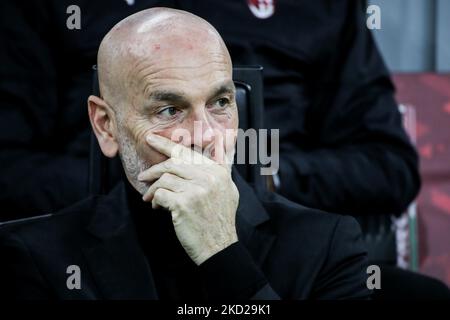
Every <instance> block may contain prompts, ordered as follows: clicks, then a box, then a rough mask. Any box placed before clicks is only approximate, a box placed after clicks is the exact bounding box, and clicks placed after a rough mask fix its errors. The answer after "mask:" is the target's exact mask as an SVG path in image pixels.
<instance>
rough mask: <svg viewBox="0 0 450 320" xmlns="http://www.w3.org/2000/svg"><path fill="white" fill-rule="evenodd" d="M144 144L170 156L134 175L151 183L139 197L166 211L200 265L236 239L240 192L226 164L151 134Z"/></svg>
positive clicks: (190, 254)
mask: <svg viewBox="0 0 450 320" xmlns="http://www.w3.org/2000/svg"><path fill="white" fill-rule="evenodd" d="M147 142H148V144H149V145H150V146H151V147H153V148H154V149H155V150H157V151H158V152H160V153H162V154H164V155H166V156H168V157H169V159H167V160H166V161H163V162H161V163H159V164H156V165H154V166H152V167H151V168H150V169H147V170H145V171H143V172H142V173H141V174H140V175H139V180H140V181H145V182H150V183H151V182H153V184H152V185H151V186H150V188H149V189H148V191H147V192H146V193H145V195H144V196H143V200H144V201H147V202H150V201H151V202H152V207H153V208H157V207H159V206H160V207H163V208H166V209H167V210H169V211H170V212H171V214H172V221H173V225H174V227H175V232H176V234H177V237H178V240H179V241H180V243H181V245H182V246H183V248H184V249H185V250H186V252H187V254H188V255H189V257H191V259H192V260H193V261H194V262H195V263H196V264H197V265H200V264H201V263H203V262H204V261H205V260H207V259H208V258H210V257H211V256H213V255H214V254H216V253H217V252H219V251H221V250H223V249H225V248H226V247H228V246H229V245H231V244H233V243H234V242H236V241H237V240H238V239H237V234H236V226H235V221H236V210H237V206H238V202H239V192H238V190H237V188H236V186H235V184H234V182H233V180H232V179H231V172H230V171H229V169H228V168H227V166H226V164H224V163H219V162H220V161H219V162H216V161H213V160H211V159H208V158H207V157H205V156H203V155H201V154H200V153H198V152H195V151H193V150H191V149H189V148H186V147H185V146H183V145H181V144H176V143H175V142H172V141H171V140H169V139H166V138H164V137H161V136H158V135H150V136H148V137H147Z"/></svg>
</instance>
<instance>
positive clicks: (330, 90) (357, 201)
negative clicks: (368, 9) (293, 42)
mask: <svg viewBox="0 0 450 320" xmlns="http://www.w3.org/2000/svg"><path fill="white" fill-rule="evenodd" d="M362 3H363V1H358V4H359V5H356V3H348V4H347V6H348V7H347V9H346V10H347V14H346V15H344V14H342V15H339V17H341V18H342V19H345V20H344V21H345V23H343V27H342V30H336V33H337V34H338V36H337V40H336V42H335V43H329V44H325V46H328V47H327V48H328V49H327V50H328V52H329V53H328V54H323V55H322V56H323V57H320V59H319V60H318V61H317V62H316V63H315V67H314V68H313V69H314V77H312V78H311V79H309V80H310V81H309V83H310V85H311V87H310V89H311V104H312V105H311V106H310V110H311V111H310V113H309V114H308V117H307V118H306V121H307V127H308V132H309V133H308V134H309V138H308V139H309V141H307V143H306V144H307V145H309V147H306V148H302V149H301V150H300V148H299V147H298V146H299V143H301V142H300V141H298V139H296V138H292V139H290V140H286V141H281V145H280V171H279V176H280V181H281V185H280V190H279V192H280V193H281V194H283V195H285V196H286V197H288V198H290V199H291V200H293V201H297V202H299V203H302V204H304V205H307V206H310V207H314V208H319V209H322V210H327V211H332V212H337V213H344V214H365V213H367V214H379V213H382V214H386V213H388V214H400V213H402V212H403V210H405V208H406V207H407V206H408V204H409V203H410V202H411V201H412V200H413V199H414V198H415V196H416V195H417V193H418V190H419V189H420V177H419V173H418V157H417V153H416V151H415V149H414V147H413V146H412V145H411V143H410V141H409V138H408V137H407V135H406V133H405V131H404V129H403V127H402V123H401V116H400V113H399V111H398V109H397V104H396V102H395V99H394V89H393V85H392V83H391V80H390V75H389V73H388V71H387V69H386V68H385V66H384V63H383V61H382V58H381V57H380V54H379V52H378V50H377V48H376V46H375V43H374V41H373V38H372V35H371V32H370V31H369V30H368V28H367V27H366V21H365V19H366V14H365V11H364V6H362V5H361V4H362ZM334 14H335V15H337V14H338V13H336V12H335V13H334ZM318 45H319V44H318ZM331 46H333V48H330V47H331ZM302 142H304V141H302Z"/></svg>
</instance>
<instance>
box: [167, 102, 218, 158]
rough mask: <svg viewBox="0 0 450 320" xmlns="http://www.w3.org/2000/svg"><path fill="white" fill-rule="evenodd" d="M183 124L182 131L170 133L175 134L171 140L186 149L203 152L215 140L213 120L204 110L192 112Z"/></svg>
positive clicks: (215, 133)
mask: <svg viewBox="0 0 450 320" xmlns="http://www.w3.org/2000/svg"><path fill="white" fill-rule="evenodd" d="M183 123H184V125H183V126H182V130H176V132H173V133H172V134H175V136H173V138H172V140H174V141H176V142H178V143H181V144H183V145H184V146H186V147H190V148H192V149H193V150H196V151H199V152H203V150H204V149H205V148H206V147H207V146H208V145H210V144H211V143H212V142H213V141H214V140H215V139H216V135H217V130H215V129H214V123H213V120H212V119H209V118H208V115H207V111H206V110H205V108H198V109H197V110H193V111H192V113H191V114H190V116H189V118H188V119H185V121H183ZM179 129H180V128H179Z"/></svg>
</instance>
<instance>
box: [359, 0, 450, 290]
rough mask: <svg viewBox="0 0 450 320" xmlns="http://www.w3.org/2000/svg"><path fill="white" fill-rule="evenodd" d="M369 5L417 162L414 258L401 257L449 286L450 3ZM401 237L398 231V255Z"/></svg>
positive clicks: (426, 0)
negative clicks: (375, 11)
mask: <svg viewBox="0 0 450 320" xmlns="http://www.w3.org/2000/svg"><path fill="white" fill-rule="evenodd" d="M368 3H369V4H373V5H377V6H379V8H380V12H381V29H373V30H372V33H373V35H374V37H375V40H376V42H377V45H378V48H379V49H380V51H381V54H382V56H383V58H384V60H385V62H386V64H387V66H388V67H389V69H390V71H391V72H392V74H393V78H394V83H395V86H396V89H397V95H396V97H397V101H398V102H399V103H400V104H401V105H402V108H401V110H402V111H403V112H404V116H405V124H406V126H407V130H408V132H409V133H410V135H411V137H412V139H413V140H415V143H416V145H417V149H418V151H419V154H420V160H421V162H420V171H421V176H422V189H421V192H420V194H419V197H418V199H417V200H416V203H415V205H413V206H412V207H411V211H410V218H411V217H412V218H413V220H414V217H415V218H416V222H417V223H416V224H414V223H413V224H410V225H409V226H408V227H409V228H416V235H417V239H409V241H410V242H409V243H412V245H413V246H414V245H417V248H416V253H417V255H418V256H417V257H410V256H407V257H406V259H412V260H414V259H417V260H416V263H417V265H416V266H414V268H416V269H418V270H419V271H421V272H423V273H425V274H428V275H431V276H434V277H437V278H439V279H441V280H443V281H445V282H446V283H447V284H448V285H450V1H448V0H394V1H393V0H377V1H368ZM400 223H401V222H400ZM410 231H411V230H410ZM413 231H414V230H413ZM402 237H403V236H402V234H401V233H400V234H399V233H397V240H398V242H399V244H398V246H399V247H398V250H399V251H400V252H401V251H402V250H405V248H404V246H402V244H401V243H402V241H401V240H402ZM399 240H400V241H399ZM411 240H413V241H411ZM406 251H408V250H406ZM416 253H414V250H412V251H408V253H405V255H414V254H416ZM410 261H411V260H410ZM400 264H401V262H400Z"/></svg>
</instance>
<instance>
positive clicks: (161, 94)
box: [149, 80, 235, 103]
mask: <svg viewBox="0 0 450 320" xmlns="http://www.w3.org/2000/svg"><path fill="white" fill-rule="evenodd" d="M234 91H235V87H234V83H233V81H232V80H230V81H227V82H225V83H223V84H222V85H219V86H218V87H216V88H214V89H212V90H211V92H210V94H209V97H208V100H210V99H212V98H214V97H217V96H219V95H221V94H225V93H232V94H234ZM149 100H150V101H156V102H162V101H165V102H178V103H186V102H187V99H186V95H185V94H184V93H183V92H180V91H171V90H155V91H153V92H152V93H151V94H150V95H149Z"/></svg>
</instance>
